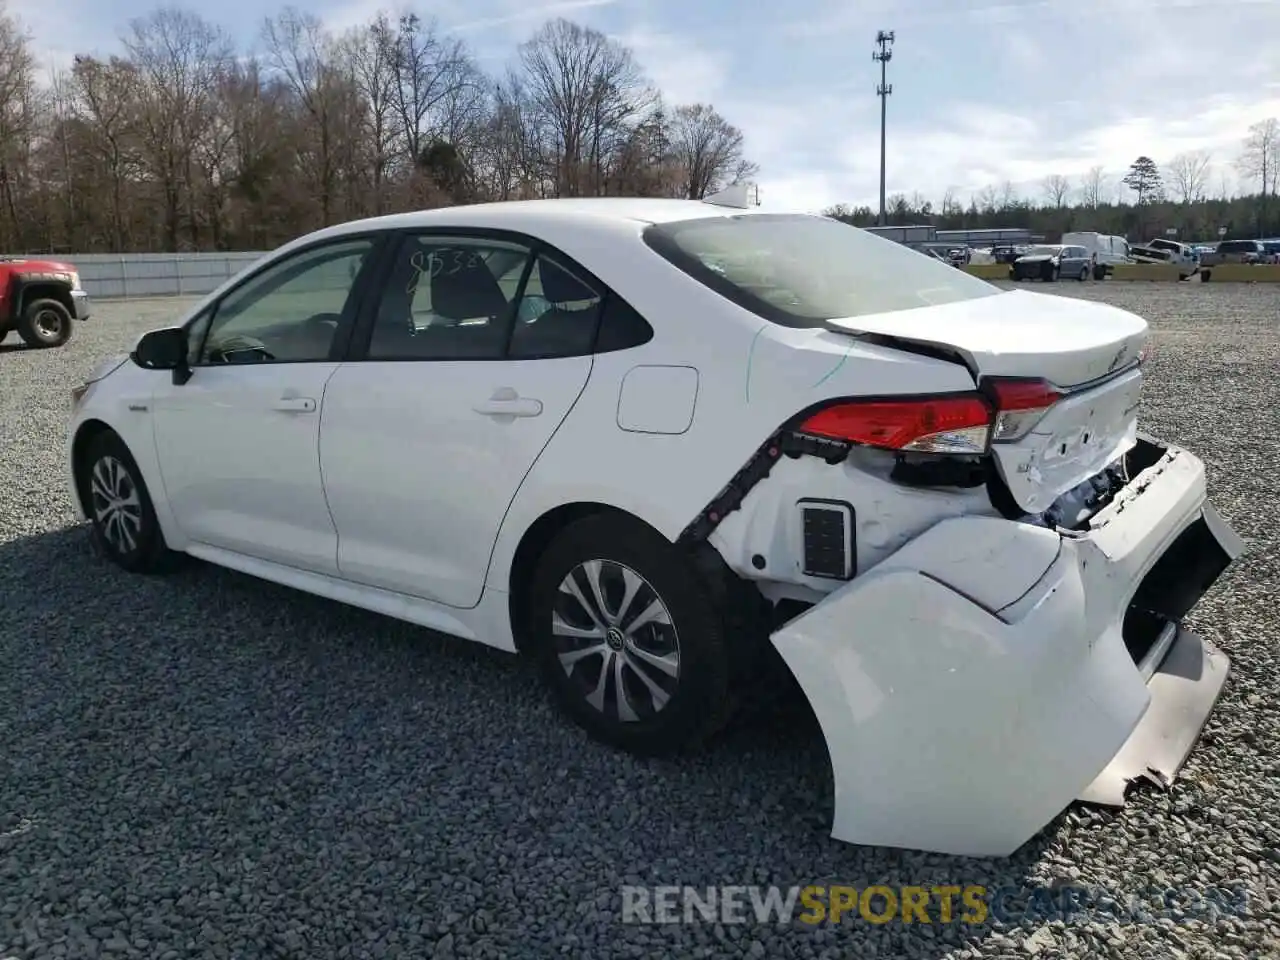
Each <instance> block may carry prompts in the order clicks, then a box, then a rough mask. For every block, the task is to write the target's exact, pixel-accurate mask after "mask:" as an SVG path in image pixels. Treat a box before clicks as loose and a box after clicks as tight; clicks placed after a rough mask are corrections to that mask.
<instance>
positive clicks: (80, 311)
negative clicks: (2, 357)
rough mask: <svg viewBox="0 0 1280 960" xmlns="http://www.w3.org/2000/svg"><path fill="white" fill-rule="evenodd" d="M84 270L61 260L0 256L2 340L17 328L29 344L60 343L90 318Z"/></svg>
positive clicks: (0, 322) (46, 345) (48, 344)
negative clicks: (82, 276) (77, 324)
mask: <svg viewBox="0 0 1280 960" xmlns="http://www.w3.org/2000/svg"><path fill="white" fill-rule="evenodd" d="M89 314H90V309H89V296H88V294H86V293H85V292H84V290H83V289H82V288H81V286H80V274H79V272H78V271H77V270H76V268H75V267H73V266H72V265H71V264H69V263H62V262H61V261H57V260H25V259H22V258H20V257H3V258H0V342H2V341H3V340H4V338H5V337H7V336H8V335H9V333H10V332H11V331H13V330H17V331H18V336H20V337H22V341H23V343H25V344H26V345H27V346H29V347H60V346H62V345H63V344H64V343H66V342H67V341H68V340H70V339H71V333H72V327H73V324H74V321H76V320H87V319H89Z"/></svg>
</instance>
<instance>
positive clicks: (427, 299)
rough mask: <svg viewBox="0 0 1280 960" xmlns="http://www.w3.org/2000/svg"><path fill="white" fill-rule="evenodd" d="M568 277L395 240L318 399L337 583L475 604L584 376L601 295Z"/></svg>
mask: <svg viewBox="0 0 1280 960" xmlns="http://www.w3.org/2000/svg"><path fill="white" fill-rule="evenodd" d="M573 269H574V268H573V267H572V266H571V265H569V264H568V262H567V261H565V260H564V259H563V258H560V257H558V256H556V255H554V254H552V253H550V252H546V251H543V252H539V251H537V250H535V249H534V245H532V244H528V243H524V242H521V241H517V240H512V239H489V238H487V237H484V236H455V235H439V234H411V235H406V236H404V237H403V238H402V239H401V241H400V244H399V247H398V249H396V250H395V251H394V253H393V254H392V255H391V256H390V257H389V263H388V266H387V273H386V274H385V276H382V277H380V278H379V280H378V281H377V285H378V290H379V299H378V301H377V303H376V304H371V305H370V307H369V309H368V311H367V314H366V316H365V317H363V318H362V321H361V325H360V326H359V327H358V330H357V334H356V338H357V339H356V342H355V343H354V344H353V350H354V351H358V354H357V356H353V358H352V359H351V360H350V361H348V362H346V363H343V364H342V365H341V366H340V367H339V368H338V370H337V372H336V373H335V374H334V375H333V378H332V379H331V380H330V381H329V385H328V389H327V390H326V392H325V403H324V410H323V415H322V418H321V446H320V463H321V469H322V472H323V477H324V487H325V492H326V495H327V498H328V504H329V509H330V510H331V511H332V515H333V519H334V523H335V524H336V527H337V531H338V567H339V570H340V571H341V574H342V576H343V577H345V578H347V579H350V580H355V581H358V582H361V583H365V584H369V585H372V586H376V587H380V588H383V589H387V590H392V591H396V592H399V593H404V594H409V595H412V596H417V597H423V598H426V599H430V600H434V601H436V602H439V603H443V604H447V605H449V606H454V607H470V606H474V605H475V604H476V603H478V602H479V600H480V596H481V593H482V592H483V589H484V580H485V574H486V572H487V570H488V565H489V557H490V554H491V553H492V550H493V545H494V542H495V541H496V539H497V536H498V531H499V528H500V526H501V524H502V520H503V517H504V515H505V513H506V511H507V508H508V506H509V505H510V503H511V501H512V499H513V498H514V496H515V494H516V491H517V490H518V489H519V487H520V484H521V483H522V482H523V480H524V478H525V476H526V474H527V473H528V472H529V470H530V468H531V467H532V466H533V464H534V461H535V460H537V458H538V455H539V454H540V453H541V452H542V450H543V448H544V447H545V446H546V444H547V442H548V441H549V440H550V439H551V437H552V436H553V435H554V433H555V432H556V430H557V429H558V428H559V427H560V425H561V423H563V421H564V419H565V417H566V416H567V415H568V413H569V411H570V410H571V409H572V407H573V405H574V403H575V402H576V401H577V399H578V396H579V395H580V394H581V392H582V389H583V387H585V386H586V383H587V378H588V376H589V375H590V373H591V366H592V344H593V338H594V337H595V335H596V327H597V323H598V320H599V316H600V314H601V312H602V297H601V295H600V294H599V293H598V292H597V289H596V287H594V286H593V285H591V283H590V282H588V281H584V280H581V279H579V276H578V275H576V274H575V273H574V272H573Z"/></svg>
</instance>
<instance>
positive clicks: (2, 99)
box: [0, 7, 36, 247]
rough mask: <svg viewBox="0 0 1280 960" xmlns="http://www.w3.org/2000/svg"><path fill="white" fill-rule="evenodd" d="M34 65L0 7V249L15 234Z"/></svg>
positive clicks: (22, 36) (24, 40)
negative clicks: (20, 172) (0, 211)
mask: <svg viewBox="0 0 1280 960" xmlns="http://www.w3.org/2000/svg"><path fill="white" fill-rule="evenodd" d="M35 73H36V62H35V57H33V56H32V54H31V47H30V38H29V37H28V36H27V34H26V32H25V31H24V30H22V28H21V27H20V26H19V25H18V23H17V21H15V20H14V19H13V18H11V17H9V16H8V15H6V14H5V12H4V9H3V8H2V7H0V209H2V210H3V218H2V219H0V224H2V225H3V231H2V232H0V246H3V247H11V246H12V243H13V237H14V236H16V234H17V230H18V220H19V214H18V201H17V196H18V183H17V181H18V179H19V168H20V167H21V166H22V164H23V162H24V159H25V158H26V155H27V153H28V151H29V150H30V149H31V146H32V138H33V136H34V128H33V123H34V110H33V108H34V106H35V104H34V98H35V94H36V76H35Z"/></svg>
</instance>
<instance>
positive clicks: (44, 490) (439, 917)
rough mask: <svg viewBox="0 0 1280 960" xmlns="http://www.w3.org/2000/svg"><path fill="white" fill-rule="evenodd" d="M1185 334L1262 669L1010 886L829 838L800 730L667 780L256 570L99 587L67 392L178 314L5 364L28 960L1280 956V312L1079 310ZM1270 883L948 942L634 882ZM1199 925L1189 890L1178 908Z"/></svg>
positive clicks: (533, 691)
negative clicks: (1239, 911)
mask: <svg viewBox="0 0 1280 960" xmlns="http://www.w3.org/2000/svg"><path fill="white" fill-rule="evenodd" d="M1053 292H1056V293H1058V294H1059V295H1065V296H1082V297H1088V298H1092V299H1105V300H1107V301H1110V302H1113V303H1116V304H1119V305H1121V306H1124V307H1127V308H1130V309H1134V310H1137V311H1138V312H1140V313H1142V314H1144V315H1145V316H1147V317H1148V318H1149V319H1150V320H1151V321H1152V323H1153V325H1154V327H1155V328H1156V330H1157V338H1156V352H1155V355H1154V359H1153V361H1152V362H1151V371H1150V380H1149V384H1150V386H1149V391H1148V394H1147V397H1146V400H1145V403H1144V413H1145V420H1146V424H1145V425H1146V428H1147V429H1149V430H1151V431H1152V432H1154V433H1156V434H1158V435H1161V436H1164V437H1167V438H1169V439H1171V440H1173V441H1176V442H1178V443H1182V444H1185V445H1187V446H1189V447H1191V448H1192V449H1193V450H1195V451H1196V452H1197V453H1199V454H1200V455H1201V456H1202V457H1203V458H1204V459H1205V461H1206V462H1207V464H1208V467H1209V472H1210V482H1211V485H1212V490H1213V495H1214V497H1215V500H1216V503H1217V504H1218V506H1219V508H1220V509H1221V511H1222V512H1223V514H1224V515H1225V516H1226V517H1227V518H1228V519H1229V520H1230V521H1231V522H1232V523H1233V524H1234V525H1235V527H1236V529H1237V530H1238V531H1239V532H1240V533H1241V535H1242V536H1244V537H1245V538H1246V540H1247V541H1248V542H1249V544H1250V546H1251V550H1252V553H1251V554H1250V555H1249V556H1248V557H1247V559H1246V560H1245V561H1243V562H1241V563H1239V564H1237V565H1236V567H1235V568H1234V569H1233V570H1232V571H1231V572H1230V573H1229V574H1228V575H1227V577H1225V578H1224V580H1223V581H1221V582H1220V583H1219V585H1218V586H1217V587H1216V588H1215V589H1214V590H1213V592H1212V593H1211V594H1210V595H1209V596H1208V597H1206V598H1205V600H1204V601H1203V602H1202V603H1201V604H1200V606H1199V607H1198V608H1197V610H1196V611H1195V614H1194V616H1193V623H1192V626H1193V628H1195V629H1198V630H1200V631H1201V632H1203V633H1205V634H1206V635H1207V636H1209V637H1210V638H1212V639H1213V640H1214V641H1215V642H1216V643H1218V644H1219V645H1221V646H1222V647H1224V648H1225V649H1226V650H1227V651H1228V653H1229V654H1230V655H1231V656H1232V658H1233V659H1234V662H1235V669H1234V674H1233V676H1232V679H1231V680H1230V682H1229V684H1228V687H1227V691H1226V693H1225V695H1224V699H1223V701H1222V702H1221V703H1220V705H1219V708H1218V710H1217V712H1216V713H1215V714H1214V716H1213V718H1212V719H1211V721H1210V726H1209V728H1208V730H1207V732H1206V736H1205V739H1204V741H1203V742H1202V744H1201V746H1200V747H1199V748H1198V749H1197V751H1196V752H1195V753H1194V754H1193V755H1192V758H1191V760H1190V762H1189V765H1188V767H1187V768H1186V769H1185V771H1184V776H1183V778H1182V779H1180V780H1179V781H1178V782H1177V784H1176V785H1175V786H1174V788H1173V789H1172V791H1171V792H1169V793H1167V794H1162V793H1158V792H1155V791H1143V792H1141V793H1139V794H1138V795H1137V796H1136V798H1135V799H1134V800H1133V801H1132V802H1131V804H1130V806H1129V807H1128V808H1126V809H1125V810H1124V811H1122V812H1120V813H1112V812H1099V811H1087V810H1081V809H1073V810H1071V811H1069V812H1067V813H1066V814H1064V815H1063V816H1062V817H1061V818H1059V820H1058V821H1057V822H1055V823H1054V824H1053V825H1052V826H1051V827H1050V828H1048V829H1047V830H1046V831H1045V833H1044V834H1043V836H1042V837H1040V838H1038V839H1037V840H1036V841H1034V842H1033V843H1031V844H1029V845H1028V846H1027V847H1026V848H1024V850H1023V851H1021V852H1020V853H1019V855H1017V856H1016V857H1014V858H1012V859H1010V860H1008V861H968V860H960V859H955V858H950V857H942V856H931V855H920V854H907V853H900V852H895V851H886V850H880V849H862V848H855V847H851V846H847V845H842V844H837V843H835V842H834V841H832V840H830V839H829V838H828V836H827V832H826V831H827V827H828V822H829V815H830V809H831V786H830V777H829V773H828V769H827V762H826V754H825V750H824V748H823V746H822V742H821V739H820V736H819V734H818V732H817V729H816V726H815V725H814V724H813V722H812V720H811V719H810V718H809V717H808V715H807V713H806V711H805V710H804V708H803V705H800V704H796V703H791V704H784V705H783V706H782V707H780V708H779V710H778V711H777V712H776V713H774V714H771V715H769V716H767V717H763V718H760V719H758V720H756V721H753V722H752V723H751V725H750V726H747V727H744V728H741V729H738V730H736V731H734V732H732V733H731V734H730V735H729V736H728V737H727V739H726V740H725V741H724V742H722V743H721V744H719V745H718V747H717V749H715V750H714V751H713V752H711V753H708V754H706V755H704V756H701V757H698V758H695V759H689V760H684V761H681V762H678V763H650V762H643V761H639V760H634V759H630V758H627V757H625V756H621V755H616V754H613V753H610V752H608V751H607V750H606V749H604V748H602V747H598V746H594V745H591V744H589V743H588V742H586V741H585V740H584V739H583V738H582V737H581V736H580V735H579V734H578V733H577V732H576V731H575V730H574V729H573V728H571V727H570V726H569V725H568V724H567V723H565V722H562V721H561V720H560V719H558V717H557V716H556V715H555V714H553V712H552V711H551V709H550V708H549V705H548V702H547V701H546V700H545V699H544V697H543V695H542V692H541V690H540V687H539V686H538V684H537V682H536V680H535V677H534V676H533V675H532V673H531V671H530V669H529V668H528V667H527V666H525V665H523V664H521V663H520V662H518V661H517V660H515V659H514V658H509V657H507V656H505V655H501V654H496V653H493V652H490V651H487V650H485V649H483V648H481V647H480V646H478V645H474V644H468V643H465V642H462V641H455V640H451V639H448V638H442V637H439V636H436V635H433V634H430V633H428V632H426V631H423V630H419V629H416V628H411V627H408V626H404V625H400V624H397V623H395V622H393V621H391V620H386V619H383V618H380V617H377V616H374V615H371V614H365V613H362V612H359V611H353V610H349V609H346V608H343V607H340V606H337V605H335V604H333V603H329V602H326V601H323V600H318V599H313V598H310V597H307V596H304V595H302V594H298V593H294V592H290V591H288V590H285V589H283V588H279V587H275V586H271V585H268V584H264V583H260V582H256V581H253V580H251V579H249V578H247V577H244V576H240V575H238V574H233V573H229V572H224V571H220V570H217V569H215V568H212V567H206V566H195V567H193V568H192V569H191V570H189V571H185V572H183V573H181V574H179V575H177V576H174V577H170V578H165V579H146V578H138V577H128V576H125V575H123V574H119V573H117V572H116V571H115V570H114V569H113V568H110V567H108V566H107V565H105V564H104V563H102V562H99V561H96V560H95V559H94V558H93V557H92V556H91V554H90V552H89V548H88V543H87V539H86V536H85V532H84V530H83V528H81V527H77V526H73V520H72V514H71V509H70V505H69V501H68V498H67V495H66V493H65V492H64V478H63V473H62V445H63V429H64V422H65V417H66V414H67V404H68V391H69V390H70V388H71V387H72V386H73V385H74V384H75V383H76V382H77V381H78V379H79V378H80V377H81V376H82V375H83V374H85V373H86V372H87V371H88V370H89V369H90V368H91V367H92V366H93V365H94V364H95V363H96V362H97V361H98V360H99V359H100V358H102V357H104V356H106V355H109V354H112V353H117V352H120V351H121V350H123V349H126V348H127V346H128V345H129V344H130V343H131V341H132V338H133V337H134V336H136V335H137V334H138V333H139V332H141V331H143V330H145V329H147V328H149V327H153V326H158V325H162V324H163V323H165V322H166V321H167V320H169V319H171V318H173V317H176V316H177V314H178V312H179V310H180V307H181V306H182V305H183V304H182V302H180V301H174V300H168V301H151V302H145V303H143V302H135V303H117V304H110V305H100V306H99V312H98V317H97V318H96V319H95V320H93V321H91V322H90V323H88V324H85V325H82V326H80V327H79V328H78V329H77V331H76V334H75V337H74V338H73V340H72V341H71V343H70V344H69V345H68V346H67V348H65V349H63V350H60V351H53V352H35V351H28V350H25V349H23V348H22V347H21V345H20V344H19V342H18V341H17V338H16V337H11V338H10V339H9V341H8V342H7V343H6V344H5V345H4V346H0V454H2V455H3V459H2V460H0V597H3V602H4V613H5V620H4V625H3V628H0V761H2V763H3V765H2V766H0V957H6V958H7V957H15V958H35V957H41V958H43V957H68V958H90V957H97V956H106V955H113V956H114V955H119V956H135V957H148V958H150V957H155V958H165V960H168V958H176V957H206V956H207V957H227V958H231V957H235V958H240V957H295V958H309V960H310V958H324V957H352V958H356V957H412V958H421V957H431V956H442V957H444V956H473V957H479V956H487V957H523V956H535V957H536V956H551V955H560V956H565V957H584V958H585V957H592V958H597V957H608V956H634V957H641V956H645V957H650V956H664V955H665V956H677V957H697V956H717V957H718V956H726V957H729V956H746V957H766V956H767V957H852V956H869V955H871V954H872V953H873V952H874V953H875V954H876V955H879V956H908V957H943V956H949V957H979V956H983V957H987V956H992V957H994V956H1010V957H1014V956H1029V955H1037V956H1040V957H1083V956H1105V957H1133V958H1144V960H1145V958H1152V957H1195V958H1200V957H1205V958H1207V957H1259V958H1260V957H1275V956H1280V919H1278V918H1280V913H1278V912H1277V907H1276V905H1277V904H1280V854H1278V853H1277V848H1278V847H1280V814H1278V813H1277V811H1280V752H1278V751H1277V747H1276V744H1277V741H1278V740H1280V722H1278V718H1280V706H1278V704H1280V670H1278V669H1277V668H1278V666H1280V661H1278V659H1277V650H1276V644H1277V636H1280V631H1278V630H1277V627H1278V625H1280V619H1278V617H1277V614H1276V597H1277V596H1280V582H1278V577H1277V572H1278V569H1280V551H1278V550H1277V545H1278V540H1277V535H1276V533H1275V530H1276V525H1275V520H1274V511H1275V509H1276V504H1277V500H1278V499H1280V482H1278V481H1277V464H1280V439H1277V438H1280V417H1278V416H1277V410H1280V382H1278V381H1277V377H1276V366H1275V364H1276V357H1277V355H1280V336H1278V335H1277V323H1278V321H1280V288H1277V287H1268V286H1266V285H1257V286H1245V285H1212V286H1209V285H1204V286H1201V285H1192V284H1184V285H1165V284H1149V285H1148V284H1119V283H1109V284H1089V285H1081V286H1077V285H1075V284H1071V285H1066V284H1064V285H1063V286H1062V287H1061V288H1059V289H1057V290H1055V291H1053ZM1050 880H1057V881H1058V882H1061V883H1074V884H1088V885H1101V886H1104V887H1106V888H1108V889H1110V890H1111V891H1114V892H1117V893H1121V894H1128V893H1131V892H1134V893H1136V892H1138V891H1140V890H1144V889H1147V888H1149V887H1151V886H1152V885H1153V884H1154V885H1158V886H1160V887H1162V888H1167V887H1173V888H1191V889H1192V890H1197V891H1202V890H1204V889H1206V888H1219V889H1221V888H1231V887H1236V886H1242V887H1244V888H1245V889H1246V890H1247V891H1248V895H1249V900H1248V907H1247V915H1246V916H1244V917H1233V916H1224V917H1221V918H1217V919H1215V918H1213V917H1210V918H1209V919H1208V920H1207V921H1205V920H1192V921H1185V922H1183V921H1179V922H1175V921H1172V920H1168V919H1166V920H1161V921H1157V922H1150V923H1139V924H1116V923H1101V922H1085V923H1078V924H1067V925H1064V924H1062V923H1060V922H1054V923H1050V924H1047V925H1043V924H1042V925H1039V926H1037V925H1034V924H1033V925H1025V926H1016V927H1011V926H1005V927H1003V928H1000V927H997V926H995V925H990V924H989V925H986V926H983V927H962V926H960V925H958V924H951V925H945V926H943V925H934V926H932V927H928V928H927V927H924V926H921V925H919V924H916V925H903V924H901V923H891V924H887V925H884V926H875V925H871V924H868V923H866V922H865V921H862V920H855V921H853V922H850V923H845V924H843V925H841V926H839V927H826V928H816V929H815V928H812V927H809V926H806V925H804V924H800V923H795V924H792V925H790V926H786V927H781V926H775V925H758V924H755V923H749V924H742V925H733V924H729V925H725V926H718V925H715V924H711V923H694V924H687V925H685V924H681V925H673V926H642V925H634V924H623V923H622V922H621V893H620V888H621V886H622V885H623V884H626V883H634V884H645V885H659V884H691V885H697V886H703V885H707V884H741V885H755V884H771V883H775V884H779V885H781V886H783V887H790V886H792V885H797V884H799V885H803V884H806V883H827V884H831V883H842V884H852V885H855V886H858V887H862V886H865V885H867V884H872V883H887V884H921V885H926V886H928V885H932V884H971V883H977V884H984V885H986V886H988V887H993V888H994V887H1003V886H1009V885H1018V884H1026V883H1045V882H1048V881H1050ZM1178 902H1179V903H1185V902H1186V901H1185V898H1183V899H1181V900H1179V901H1178Z"/></svg>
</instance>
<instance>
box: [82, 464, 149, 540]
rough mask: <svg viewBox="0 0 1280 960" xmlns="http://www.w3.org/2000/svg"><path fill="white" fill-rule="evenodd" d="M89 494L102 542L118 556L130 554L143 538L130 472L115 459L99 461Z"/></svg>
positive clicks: (91, 480) (93, 474)
mask: <svg viewBox="0 0 1280 960" xmlns="http://www.w3.org/2000/svg"><path fill="white" fill-rule="evenodd" d="M89 491H90V495H91V497H92V501H93V517H94V520H95V521H96V522H97V524H98V528H99V530H100V531H101V532H102V537H103V539H104V540H106V541H107V543H108V544H109V545H110V546H111V548H112V549H113V550H115V551H116V552H117V553H119V554H128V553H132V552H133V551H134V550H136V549H137V548H138V544H139V543H140V542H141V538H142V499H141V497H139V495H138V485H137V484H136V483H135V482H134V479H133V476H132V475H131V474H130V473H129V469H128V468H127V467H126V466H125V465H124V464H123V463H121V462H120V461H119V460H117V459H116V458H115V457H111V456H104V457H101V458H99V459H98V462H97V463H95V464H94V465H93V473H92V474H91V475H90V478H89Z"/></svg>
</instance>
